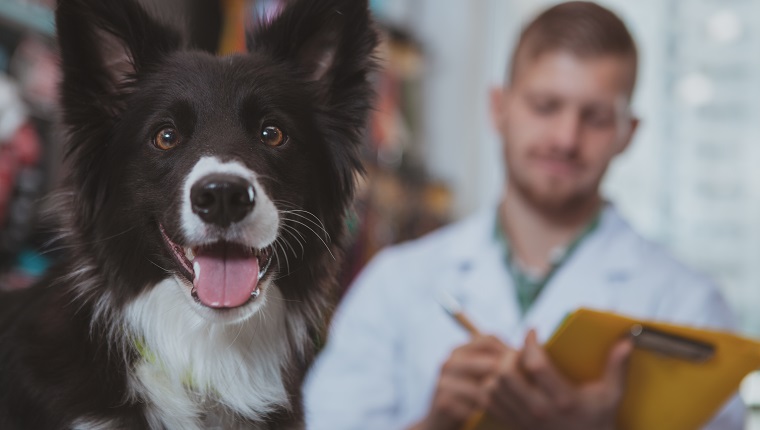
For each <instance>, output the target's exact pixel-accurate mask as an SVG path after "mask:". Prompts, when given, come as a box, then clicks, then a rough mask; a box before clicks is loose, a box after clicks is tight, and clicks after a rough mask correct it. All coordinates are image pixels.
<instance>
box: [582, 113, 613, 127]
mask: <svg viewBox="0 0 760 430" xmlns="http://www.w3.org/2000/svg"><path fill="white" fill-rule="evenodd" d="M585 120H586V123H587V124H589V125H590V126H592V127H597V128H604V127H610V126H612V125H614V124H615V116H614V115H612V114H610V113H607V112H589V113H588V114H587V115H586V118H585Z"/></svg>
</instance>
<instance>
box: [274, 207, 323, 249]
mask: <svg viewBox="0 0 760 430" xmlns="http://www.w3.org/2000/svg"><path fill="white" fill-rule="evenodd" d="M285 212H286V213H288V214H290V215H295V216H297V217H300V218H302V219H304V220H307V221H310V222H311V223H312V224H313V225H314V226H315V227H318V228H319V229H320V230H322V231H323V232H324V233H325V236H326V238H327V240H328V241H332V240H331V238H330V233H328V232H327V228H325V225H324V223H323V222H322V220H321V219H319V217H317V216H316V215H314V214H313V213H311V212H309V211H307V210H304V209H294V210H288V211H285ZM304 213H305V214H307V215H310V216H306V215H303V214H304Z"/></svg>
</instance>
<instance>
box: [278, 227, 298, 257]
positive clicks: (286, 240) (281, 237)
mask: <svg viewBox="0 0 760 430" xmlns="http://www.w3.org/2000/svg"><path fill="white" fill-rule="evenodd" d="M284 231H287V230H284ZM278 240H281V241H282V242H285V244H286V245H288V248H290V250H291V251H292V252H293V257H294V258H298V254H296V249H295V248H294V247H293V245H292V244H291V243H290V241H288V239H287V238H286V237H285V236H280V237H279V238H278Z"/></svg>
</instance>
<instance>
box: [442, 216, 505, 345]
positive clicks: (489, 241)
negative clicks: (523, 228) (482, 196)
mask: <svg viewBox="0 0 760 430" xmlns="http://www.w3.org/2000/svg"><path fill="white" fill-rule="evenodd" d="M495 222H496V208H491V209H490V210H488V211H484V212H482V213H481V214H479V215H477V216H475V217H473V218H472V219H471V222H470V223H469V225H467V226H465V228H463V229H462V230H461V231H460V232H459V239H460V240H459V242H460V244H461V246H460V247H458V248H457V249H456V250H453V252H451V254H450V262H451V263H450V264H451V266H450V267H451V269H452V270H453V273H452V276H451V277H450V282H447V283H446V286H445V289H446V291H448V292H449V293H450V294H451V295H452V296H453V297H455V298H456V299H457V300H459V302H460V303H461V304H462V307H463V309H464V311H465V312H466V313H467V315H468V316H469V317H470V319H472V320H473V322H474V323H475V324H476V325H477V326H478V327H479V328H480V330H481V331H482V332H484V333H488V334H494V335H497V336H499V337H500V338H502V339H503V340H505V341H507V342H509V343H513V341H514V339H515V336H514V334H515V333H516V332H518V331H519V327H520V311H519V307H518V304H517V299H516V295H515V291H514V285H513V283H512V279H511V277H510V276H509V273H508V272H507V268H506V264H505V262H504V258H505V257H504V254H503V250H502V249H501V246H500V245H499V243H498V242H497V241H496V240H495V239H494V236H493V234H494V231H493V229H494V223H495Z"/></svg>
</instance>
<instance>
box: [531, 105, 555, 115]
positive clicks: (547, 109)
mask: <svg viewBox="0 0 760 430" xmlns="http://www.w3.org/2000/svg"><path fill="white" fill-rule="evenodd" d="M557 106H558V105H557V103H554V102H534V103H533V110H534V111H535V112H536V113H538V114H541V115H549V114H551V113H554V112H555V111H556V110H557Z"/></svg>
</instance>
